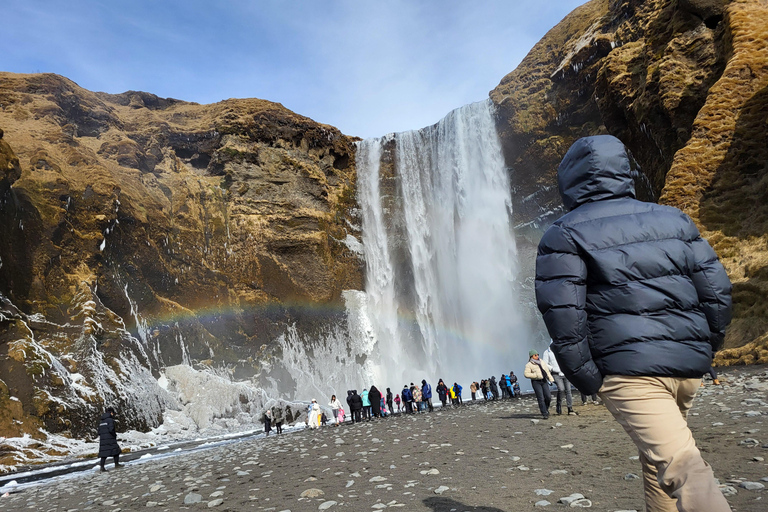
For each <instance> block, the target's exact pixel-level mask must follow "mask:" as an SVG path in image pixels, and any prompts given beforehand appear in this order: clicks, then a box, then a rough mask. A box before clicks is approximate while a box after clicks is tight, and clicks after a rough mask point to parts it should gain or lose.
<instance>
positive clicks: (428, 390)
mask: <svg viewBox="0 0 768 512" xmlns="http://www.w3.org/2000/svg"><path fill="white" fill-rule="evenodd" d="M421 401H422V402H424V403H425V404H427V407H428V408H429V412H432V411H434V410H435V409H434V407H432V386H430V385H429V383H428V382H427V379H423V380H422V381H421Z"/></svg>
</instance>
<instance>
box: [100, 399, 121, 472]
mask: <svg viewBox="0 0 768 512" xmlns="http://www.w3.org/2000/svg"><path fill="white" fill-rule="evenodd" d="M114 418H115V410H114V409H113V408H112V407H107V409H106V410H105V411H104V413H103V414H102V415H101V420H100V421H99V428H98V430H99V457H101V463H100V464H99V467H100V470H101V471H106V470H107V468H105V467H104V464H106V462H107V457H112V460H113V461H114V462H115V469H117V468H121V467H123V465H122V464H120V445H118V444H117V432H116V431H115V419H114Z"/></svg>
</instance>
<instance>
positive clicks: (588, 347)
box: [536, 135, 731, 511]
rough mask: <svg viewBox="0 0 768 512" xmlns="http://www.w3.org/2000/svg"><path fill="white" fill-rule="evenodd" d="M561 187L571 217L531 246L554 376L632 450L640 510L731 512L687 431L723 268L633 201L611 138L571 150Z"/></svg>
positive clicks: (674, 215) (669, 211) (721, 329)
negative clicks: (597, 402) (607, 415)
mask: <svg viewBox="0 0 768 512" xmlns="http://www.w3.org/2000/svg"><path fill="white" fill-rule="evenodd" d="M558 185H559V188H560V194H561V196H562V199H563V203H564V205H565V207H566V209H567V210H569V213H567V214H565V215H564V216H563V217H561V218H560V219H559V220H557V221H556V222H555V223H554V224H553V225H552V226H551V227H550V228H549V229H548V230H547V232H546V233H545V234H544V236H543V238H542V239H541V242H540V244H539V250H538V256H537V259H536V300H537V304H538V307H539V310H540V311H541V313H542V315H543V317H544V321H545V323H546V325H547V330H548V331H549V334H550V336H551V337H552V340H553V344H552V349H553V351H554V353H555V357H556V359H557V361H558V363H559V364H560V368H561V369H562V370H563V372H564V373H565V375H566V376H567V378H568V380H569V381H571V382H572V383H573V384H574V385H575V386H576V387H577V388H578V389H579V391H581V392H582V393H586V394H593V393H595V392H598V391H599V392H600V396H601V398H602V399H603V402H604V403H605V405H606V407H608V409H609V410H610V411H611V413H612V414H613V416H614V417H615V418H616V419H617V421H618V422H619V423H620V424H621V425H622V427H624V429H625V430H626V431H627V432H628V433H629V435H630V437H631V438H632V440H633V441H634V442H635V444H636V445H637V446H638V449H639V452H640V459H641V462H642V463H643V474H644V479H645V497H646V504H647V507H648V510H675V509H676V508H675V507H677V509H679V510H681V511H693V510H696V511H702V510H707V511H721V510H722V511H727V510H729V507H728V504H727V502H726V500H725V498H723V495H722V493H721V492H720V491H719V490H718V487H717V485H716V482H715V480H714V476H713V474H712V470H711V468H710V467H709V465H707V464H706V462H704V460H703V459H702V458H701V454H700V453H699V451H698V449H697V448H696V446H695V443H694V441H693V437H692V435H691V432H690V430H689V429H688V426H687V423H686V414H687V412H688V409H689V408H690V407H691V404H692V402H693V397H694V396H695V393H696V390H697V389H698V387H699V382H700V377H701V375H702V374H704V373H705V372H706V371H707V370H708V369H709V367H710V364H711V361H712V354H713V351H715V350H717V349H719V348H720V347H721V346H722V343H723V339H724V336H725V328H726V326H727V325H728V323H729V322H730V318H731V283H730V281H729V280H728V276H727V275H726V273H725V270H724V269H723V266H722V265H721V264H720V262H719V260H718V259H717V255H716V254H715V252H714V251H713V250H712V247H711V246H710V245H709V244H708V243H707V241H706V240H704V239H703V238H702V237H701V236H700V234H699V231H698V229H697V228H696V226H695V224H694V223H693V221H692V220H691V219H690V217H688V216H687V215H686V214H685V213H683V212H681V211H680V210H678V209H676V208H672V207H669V206H663V205H659V204H655V203H644V202H641V201H638V200H636V199H635V188H634V182H633V172H632V171H631V167H630V161H629V157H628V155H627V152H626V149H625V147H624V145H623V144H622V143H621V141H619V140H618V139H617V138H615V137H612V136H609V135H602V136H595V137H585V138H583V139H579V140H577V141H576V142H575V143H574V144H573V146H571V148H570V149H569V150H568V152H567V154H566V155H565V158H564V159H563V161H562V163H561V164H560V167H559V168H558Z"/></svg>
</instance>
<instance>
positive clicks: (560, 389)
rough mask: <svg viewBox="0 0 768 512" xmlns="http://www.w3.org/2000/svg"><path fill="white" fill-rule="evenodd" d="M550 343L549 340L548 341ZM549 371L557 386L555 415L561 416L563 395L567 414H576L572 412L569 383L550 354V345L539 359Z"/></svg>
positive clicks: (552, 353)
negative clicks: (545, 364)
mask: <svg viewBox="0 0 768 512" xmlns="http://www.w3.org/2000/svg"><path fill="white" fill-rule="evenodd" d="M550 341H551V340H550ZM541 359H542V360H543V361H544V362H545V363H547V366H549V370H550V371H551V372H552V377H554V379H555V385H556V386H557V402H556V404H555V410H556V411H557V414H563V406H562V403H563V395H565V405H566V406H567V407H568V414H576V412H574V410H573V396H572V395H571V383H570V382H568V379H566V378H565V374H564V373H563V372H562V370H560V365H559V364H557V359H555V353H554V352H552V345H551V343H550V346H549V348H548V349H547V350H545V351H544V355H543V356H542V358H541Z"/></svg>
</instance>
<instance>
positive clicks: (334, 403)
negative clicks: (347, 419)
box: [328, 395, 342, 426]
mask: <svg viewBox="0 0 768 512" xmlns="http://www.w3.org/2000/svg"><path fill="white" fill-rule="evenodd" d="M328 405H329V406H330V407H331V412H333V419H334V420H335V421H336V423H335V425H336V426H338V425H339V409H341V408H342V405H341V402H339V399H338V398H336V395H333V396H331V401H330V402H329V403H328Z"/></svg>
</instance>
